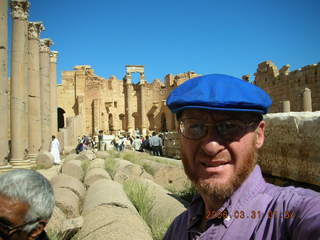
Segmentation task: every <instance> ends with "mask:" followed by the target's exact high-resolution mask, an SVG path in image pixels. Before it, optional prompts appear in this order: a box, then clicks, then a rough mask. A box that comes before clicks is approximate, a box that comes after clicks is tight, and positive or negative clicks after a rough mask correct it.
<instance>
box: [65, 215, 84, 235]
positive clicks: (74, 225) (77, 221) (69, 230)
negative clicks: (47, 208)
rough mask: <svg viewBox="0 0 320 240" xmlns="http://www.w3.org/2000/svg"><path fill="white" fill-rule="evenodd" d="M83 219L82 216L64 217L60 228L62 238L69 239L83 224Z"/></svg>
mask: <svg viewBox="0 0 320 240" xmlns="http://www.w3.org/2000/svg"><path fill="white" fill-rule="evenodd" d="M83 222H84V219H83V217H82V216H80V217H77V218H70V219H66V220H65V221H64V222H63V226H62V228H61V235H62V236H63V237H64V238H63V239H71V237H73V236H74V235H75V234H76V233H77V232H78V231H79V230H80V229H81V227H82V226H83Z"/></svg>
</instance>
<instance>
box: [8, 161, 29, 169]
mask: <svg viewBox="0 0 320 240" xmlns="http://www.w3.org/2000/svg"><path fill="white" fill-rule="evenodd" d="M10 163H11V165H12V168H25V169H30V168H31V166H32V165H31V162H30V161H29V160H16V159H11V160H10Z"/></svg>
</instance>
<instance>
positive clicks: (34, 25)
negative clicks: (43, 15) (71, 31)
mask: <svg viewBox="0 0 320 240" xmlns="http://www.w3.org/2000/svg"><path fill="white" fill-rule="evenodd" d="M9 5H10V6H9ZM9 7H10V9H11V16H12V36H11V39H12V49H11V77H10V79H8V10H9ZM29 8H30V3H29V1H27V0H12V1H0V17H1V22H0V54H1V56H0V60H1V62H0V68H1V69H0V74H1V79H0V122H1V131H0V171H7V170H9V169H12V168H30V167H31V166H33V165H34V164H35V160H36V157H37V155H38V154H40V153H47V152H48V151H49V147H50V142H51V136H52V135H57V133H58V126H57V97H56V82H57V73H56V64H57V57H58V52H57V51H52V50H50V46H51V45H52V44H53V41H52V40H50V39H40V33H41V32H42V31H43V30H44V29H45V28H44V24H43V23H42V22H29V20H28V15H29ZM49 154H50V153H49Z"/></svg>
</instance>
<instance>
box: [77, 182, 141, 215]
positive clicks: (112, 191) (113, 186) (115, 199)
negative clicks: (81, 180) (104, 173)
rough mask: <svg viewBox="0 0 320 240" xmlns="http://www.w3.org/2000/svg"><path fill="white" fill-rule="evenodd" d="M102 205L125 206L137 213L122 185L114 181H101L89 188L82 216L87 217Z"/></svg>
mask: <svg viewBox="0 0 320 240" xmlns="http://www.w3.org/2000/svg"><path fill="white" fill-rule="evenodd" d="M100 205H118V206H123V207H126V208H129V209H131V210H132V212H135V213H137V211H136V209H135V207H134V206H133V205H132V203H131V202H130V200H129V199H128V197H127V195H126V194H125V192H124V191H123V188H122V185H121V184H119V183H117V182H114V181H112V180H106V179H101V180H98V181H96V182H94V183H93V184H92V185H91V186H90V187H89V189H88V190H87V194H86V197H85V200H84V203H83V210H82V214H83V215H85V214H87V213H88V212H90V211H92V209H94V208H95V207H97V206H100Z"/></svg>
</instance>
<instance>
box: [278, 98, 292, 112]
mask: <svg viewBox="0 0 320 240" xmlns="http://www.w3.org/2000/svg"><path fill="white" fill-rule="evenodd" d="M280 112H290V101H289V100H286V101H281V110H280Z"/></svg>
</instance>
